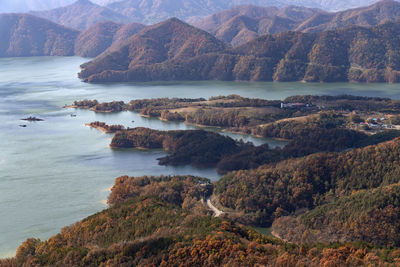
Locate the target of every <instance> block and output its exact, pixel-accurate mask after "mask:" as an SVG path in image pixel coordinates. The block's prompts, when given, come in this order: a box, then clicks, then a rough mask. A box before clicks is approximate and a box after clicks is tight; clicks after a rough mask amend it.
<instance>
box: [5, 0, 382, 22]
mask: <svg viewBox="0 0 400 267" xmlns="http://www.w3.org/2000/svg"><path fill="white" fill-rule="evenodd" d="M78 2H79V1H78ZM92 2H94V3H95V4H98V5H102V6H103V8H104V7H106V9H103V10H100V9H99V8H98V7H97V10H94V9H93V8H91V11H90V12H86V10H84V9H81V10H78V9H77V8H75V9H71V8H68V9H58V8H60V7H68V5H72V4H73V3H74V0H2V2H1V5H0V12H3V13H5V12H28V11H43V10H45V11H46V12H44V13H34V14H35V15H40V16H42V17H44V18H47V19H51V20H52V21H54V22H57V23H62V24H63V25H66V26H74V28H79V29H82V27H83V25H87V26H92V25H93V23H89V22H90V21H92V22H93V21H96V22H104V21H105V20H112V21H114V22H126V20H127V19H128V21H129V22H138V23H144V24H154V23H157V22H160V21H163V20H166V19H168V18H170V17H177V18H179V19H181V20H189V19H193V18H194V17H197V18H201V17H205V16H208V15H211V14H213V13H216V12H221V11H223V10H226V9H229V8H232V7H235V6H237V5H256V6H263V7H266V6H269V7H270V6H275V7H278V8H282V7H285V6H289V5H296V6H304V7H309V8H320V9H325V10H328V11H337V10H344V9H348V8H354V7H360V6H367V5H370V4H373V3H375V2H377V1H376V0H360V1H356V0H348V1H345V0H336V1H331V0H233V1H228V0H173V1H172V0H92ZM76 4H77V3H75V6H76ZM53 9H56V10H53ZM110 10H112V11H114V12H115V13H118V14H119V15H120V16H121V17H120V18H118V17H116V16H115V14H112V13H111V11H110ZM91 13H93V14H94V17H95V18H90V14H91ZM73 14H75V17H73V16H72V15H73ZM85 16H89V17H88V18H87V20H89V22H88V23H83V22H82V20H83V19H84V17H85ZM103 18H104V19H105V20H99V19H103ZM69 19H72V20H74V22H71V23H69V22H68V20H69ZM79 20H81V22H78V21H79ZM76 24H77V25H78V26H79V27H76Z"/></svg>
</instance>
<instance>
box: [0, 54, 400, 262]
mask: <svg viewBox="0 0 400 267" xmlns="http://www.w3.org/2000/svg"><path fill="white" fill-rule="evenodd" d="M85 61H86V59H83V58H79V57H70V58H62V57H61V58H55V57H53V58H50V57H42V58H7V59H0V122H1V124H0V141H1V142H0V257H6V256H12V255H14V253H15V250H16V248H17V246H18V245H19V244H20V243H21V242H22V241H24V240H25V239H26V238H28V237H38V238H42V239H46V238H48V237H49V236H50V235H52V234H55V233H57V232H58V231H59V230H60V228H61V227H63V226H65V225H69V224H72V223H73V222H75V221H78V220H80V219H82V218H84V217H86V216H88V215H90V214H93V213H95V212H97V211H100V210H102V209H104V208H106V204H105V199H106V198H107V195H108V194H109V191H108V190H109V188H110V187H111V186H112V185H113V182H114V179H115V178H116V177H118V176H121V175H130V176H139V175H145V174H147V175H160V174H191V175H199V176H203V177H209V178H211V179H213V180H215V179H218V177H219V176H218V174H217V173H216V172H215V170H214V169H196V168H193V167H190V166H185V167H168V166H167V167H166V166H159V165H158V164H157V160H156V158H158V157H160V156H162V155H164V153H163V152H161V151H147V152H143V151H142V152H141V151H133V150H130V151H126V150H111V149H109V148H108V144H109V143H110V138H111V135H107V134H104V133H101V132H99V131H97V130H94V129H90V128H88V127H85V126H84V124H85V123H87V122H91V121H95V120H99V121H105V122H107V123H112V124H123V125H125V126H130V127H134V126H144V127H150V128H153V129H163V130H165V129H193V128H194V127H193V126H188V125H185V124H182V123H167V122H161V121H158V120H156V119H146V118H142V117H140V116H138V115H137V114H135V113H132V112H123V113H119V114H96V113H93V112H91V111H85V110H78V111H75V110H71V109H63V108H61V107H62V106H63V105H65V104H71V103H72V102H73V101H74V100H81V99H85V98H88V99H98V100H99V101H111V100H123V101H129V100H131V99H140V98H155V97H206V98H207V97H210V96H216V95H229V94H240V95H242V96H247V97H258V98H266V99H282V98H285V97H287V96H290V95H295V94H330V95H337V94H343V93H347V94H350V93H351V94H356V95H367V96H388V97H393V98H400V90H398V89H399V88H398V86H397V85H386V84H384V85H361V84H302V83H280V84H277V83H225V82H191V83H168V84H161V83H151V84H149V83H147V84H113V85H100V84H94V85H93V84H85V83H81V82H80V81H79V80H78V79H77V78H76V73H77V72H78V71H79V65H80V64H82V63H83V62H85ZM70 114H76V115H77V116H76V117H71V116H70ZM30 115H33V116H38V117H41V118H43V119H44V120H45V121H44V122H35V123H26V122H22V121H20V119H21V118H23V117H26V116H30ZM132 120H134V121H135V123H134V124H133V123H132ZM20 124H27V125H28V126H27V127H26V128H21V127H19V125H20ZM231 136H232V137H234V138H244V139H245V140H247V141H253V142H255V143H256V144H261V143H263V142H266V141H268V142H269V143H271V144H273V145H279V143H276V142H273V141H271V140H261V139H255V138H252V137H249V136H241V135H233V134H231Z"/></svg>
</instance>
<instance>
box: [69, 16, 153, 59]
mask: <svg viewBox="0 0 400 267" xmlns="http://www.w3.org/2000/svg"><path fill="white" fill-rule="evenodd" d="M144 28H145V26H144V25H142V24H138V23H130V24H126V25H122V24H118V23H114V22H111V21H108V22H102V23H98V24H96V25H94V26H93V27H90V28H89V29H87V30H85V31H83V32H81V33H80V34H79V36H78V38H77V40H76V42H75V55H77V56H81V57H96V56H98V55H100V54H101V53H103V52H104V51H105V50H106V49H108V48H109V47H110V46H111V45H112V44H113V43H119V42H122V41H124V40H126V39H128V38H129V37H131V36H132V35H134V34H136V33H138V32H139V31H141V30H143V29H144Z"/></svg>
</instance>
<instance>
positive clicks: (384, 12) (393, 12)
mask: <svg viewBox="0 0 400 267" xmlns="http://www.w3.org/2000/svg"><path fill="white" fill-rule="evenodd" d="M398 20H400V3H399V2H396V1H393V0H383V1H380V2H378V3H376V4H374V5H371V6H367V7H361V8H357V9H349V10H346V11H342V12H336V13H328V12H326V11H322V10H320V9H315V8H314V9H313V8H306V7H300V6H287V7H284V8H280V9H278V8H275V7H261V6H251V5H246V6H237V7H234V8H231V9H228V10H225V11H222V12H219V13H216V14H214V15H211V16H208V17H206V18H204V19H201V20H199V19H197V20H193V25H194V26H196V27H198V28H200V29H203V30H205V31H208V32H210V33H211V34H213V35H215V36H216V37H217V38H218V39H221V40H224V41H226V42H228V43H231V44H232V45H233V46H238V45H241V44H244V43H246V42H248V41H251V40H253V39H255V38H256V37H259V36H261V35H265V34H275V33H280V32H285V31H300V32H322V31H326V30H334V29H339V28H343V27H346V26H351V25H353V26H354V25H357V26H367V27H370V26H376V25H378V24H381V23H385V22H388V21H392V22H393V21H398Z"/></svg>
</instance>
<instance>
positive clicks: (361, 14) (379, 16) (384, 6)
mask: <svg viewBox="0 0 400 267" xmlns="http://www.w3.org/2000/svg"><path fill="white" fill-rule="evenodd" d="M398 20H400V3H399V2H397V1H394V0H382V1H379V2H378V3H376V4H373V5H371V6H367V7H361V8H356V9H349V10H345V11H341V12H337V13H327V12H319V13H317V14H314V15H313V16H311V17H310V18H308V19H307V20H305V21H304V22H303V23H302V24H301V25H299V26H298V27H297V28H295V30H296V31H303V32H321V31H326V30H333V29H339V28H343V27H345V26H350V25H358V26H375V25H378V24H381V23H385V22H388V21H398Z"/></svg>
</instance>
